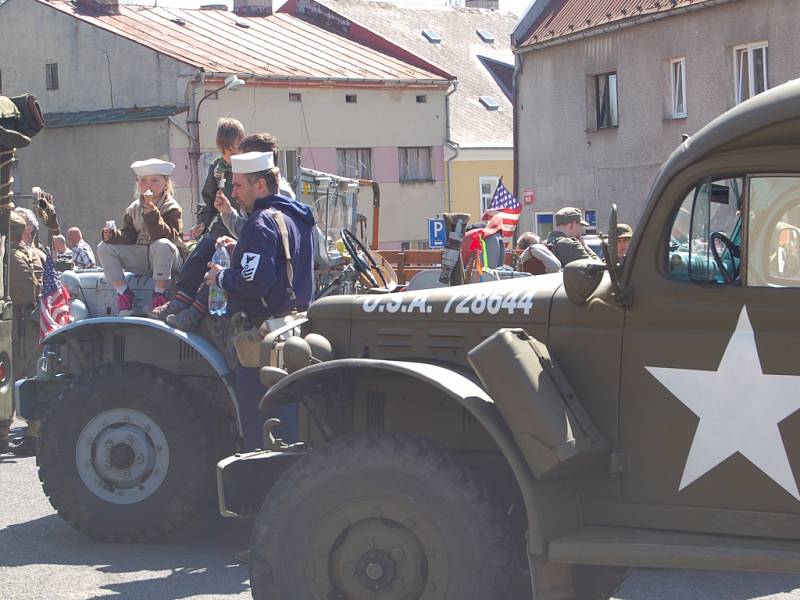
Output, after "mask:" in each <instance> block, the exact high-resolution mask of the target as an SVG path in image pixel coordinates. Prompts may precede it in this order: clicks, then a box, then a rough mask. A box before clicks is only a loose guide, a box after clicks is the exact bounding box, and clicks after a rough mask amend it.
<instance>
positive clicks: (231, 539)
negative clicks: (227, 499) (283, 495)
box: [0, 509, 252, 600]
mask: <svg viewBox="0 0 800 600" xmlns="http://www.w3.org/2000/svg"><path fill="white" fill-rule="evenodd" d="M251 524H252V522H239V521H236V520H234V519H224V518H222V517H221V516H219V514H218V513H216V512H214V511H212V510H211V509H209V510H208V511H207V512H204V513H203V514H201V515H198V517H197V518H195V520H194V521H193V522H191V523H189V524H188V525H187V526H184V528H183V529H182V530H181V532H179V533H177V534H174V535H172V536H169V537H167V538H164V539H163V540H160V541H159V542H157V543H153V544H110V543H109V544H106V543H99V542H93V541H91V540H89V539H88V538H87V537H85V536H84V535H82V534H80V533H78V532H76V531H74V530H73V529H72V528H71V527H70V526H69V525H68V524H67V523H65V522H64V521H63V520H62V519H61V518H60V517H59V516H58V515H55V514H52V515H48V516H46V517H41V518H38V519H33V520H31V521H28V522H25V523H20V524H12V525H9V526H8V527H6V528H5V529H3V530H2V531H0V548H14V552H11V553H4V557H3V559H2V560H0V566H9V567H15V566H24V565H32V564H33V565H53V566H63V565H81V566H86V567H88V568H91V569H94V570H95V571H97V572H99V573H110V574H126V573H132V574H133V573H139V575H138V577H141V572H147V571H154V572H155V573H153V577H152V578H151V579H141V578H139V579H135V578H132V580H130V581H124V582H109V583H107V584H104V585H102V589H104V590H108V594H104V595H95V596H93V598H95V599H105V598H109V599H110V598H115V599H119V598H131V599H133V598H136V599H137V600H139V599H145V598H187V597H191V596H195V595H197V596H201V595H204V594H205V595H211V596H222V595H228V594H231V595H235V594H239V593H242V592H247V591H248V590H249V581H248V573H247V568H246V567H245V566H242V565H239V564H238V563H237V562H236V560H235V556H234V555H235V553H236V552H237V551H238V550H241V549H243V548H245V547H246V546H247V543H248V537H249V533H250V528H251ZM164 571H167V572H168V574H166V575H164ZM115 579H118V578H115Z"/></svg>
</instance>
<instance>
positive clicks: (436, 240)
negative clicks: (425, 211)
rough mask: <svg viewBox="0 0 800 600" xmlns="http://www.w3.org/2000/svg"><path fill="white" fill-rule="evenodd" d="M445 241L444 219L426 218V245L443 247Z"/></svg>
mask: <svg viewBox="0 0 800 600" xmlns="http://www.w3.org/2000/svg"><path fill="white" fill-rule="evenodd" d="M446 242H447V231H446V230H445V227H444V219H428V246H429V247H430V248H444V246H445V243H446Z"/></svg>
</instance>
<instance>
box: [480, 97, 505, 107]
mask: <svg viewBox="0 0 800 600" xmlns="http://www.w3.org/2000/svg"><path fill="white" fill-rule="evenodd" d="M478 100H480V102H481V104H483V107H484V108H485V109H486V110H497V109H498V108H500V105H499V104H498V103H497V100H495V99H494V98H493V97H492V96H481V97H480V98H478Z"/></svg>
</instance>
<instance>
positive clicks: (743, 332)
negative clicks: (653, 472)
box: [645, 307, 800, 500]
mask: <svg viewBox="0 0 800 600" xmlns="http://www.w3.org/2000/svg"><path fill="white" fill-rule="evenodd" d="M645 368H646V369H647V370H648V371H649V372H650V374H651V375H653V377H655V378H656V379H658V381H659V382H661V384H662V385H663V386H664V387H665V388H667V389H668V390H669V391H670V392H672V393H673V394H674V395H675V396H676V397H677V398H678V400H680V401H681V402H683V403H684V404H685V405H686V406H687V407H688V408H689V409H690V410H691V411H692V412H693V413H694V414H696V415H697V416H698V417H699V418H700V423H699V424H698V425H697V431H696V432H695V434H694V439H693V440H692V446H691V448H690V450H689V457H688V458H687V460H686V466H685V467H684V470H683V477H682V478H681V483H680V486H679V487H678V489H679V490H682V489H683V488H685V487H686V486H687V485H689V484H690V483H692V482H693V481H695V480H697V479H698V478H699V477H702V476H703V475H705V474H706V473H708V472H709V471H710V470H711V469H713V468H714V467H716V466H717V465H718V464H720V463H721V462H722V461H724V460H725V459H727V458H728V457H729V456H732V455H733V454H735V453H736V452H741V453H742V455H743V456H744V457H745V458H747V459H748V460H750V461H751V462H752V463H753V464H754V465H755V466H756V467H758V468H759V469H761V470H762V471H763V472H764V473H766V474H767V475H768V476H769V477H770V478H771V479H772V480H773V481H775V483H777V484H778V485H780V486H781V487H782V488H783V489H784V490H786V491H787V492H789V493H790V494H791V495H792V496H794V497H795V498H796V499H797V500H800V492H798V489H797V483H796V481H795V479H794V474H793V473H792V468H791V466H790V465H789V457H788V456H787V455H786V447H785V446H784V444H783V438H782V437H781V433H780V430H779V429H778V423H780V422H781V421H783V420H784V419H785V418H786V417H788V416H789V415H791V414H792V413H794V412H795V411H796V410H798V409H800V393H798V392H800V376H797V375H768V374H766V373H764V372H763V370H762V368H761V361H760V359H759V357H758V349H757V348H756V339H755V336H754V335H753V326H752V325H751V324H750V319H749V318H748V316H747V308H746V307H745V308H742V312H741V314H740V315H739V322H738V323H737V324H736V329H735V330H734V332H733V335H732V336H731V339H730V341H729V342H728V346H727V348H725V353H724V354H723V356H722V360H721V361H720V363H719V367H717V370H716V371H697V370H693V369H669V368H665V367H645Z"/></svg>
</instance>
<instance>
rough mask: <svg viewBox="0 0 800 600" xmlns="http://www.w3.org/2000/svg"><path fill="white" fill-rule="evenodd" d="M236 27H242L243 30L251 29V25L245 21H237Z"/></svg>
mask: <svg viewBox="0 0 800 600" xmlns="http://www.w3.org/2000/svg"><path fill="white" fill-rule="evenodd" d="M236 26H237V27H241V28H242V29H250V23H248V22H247V21H245V20H244V19H236Z"/></svg>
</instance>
